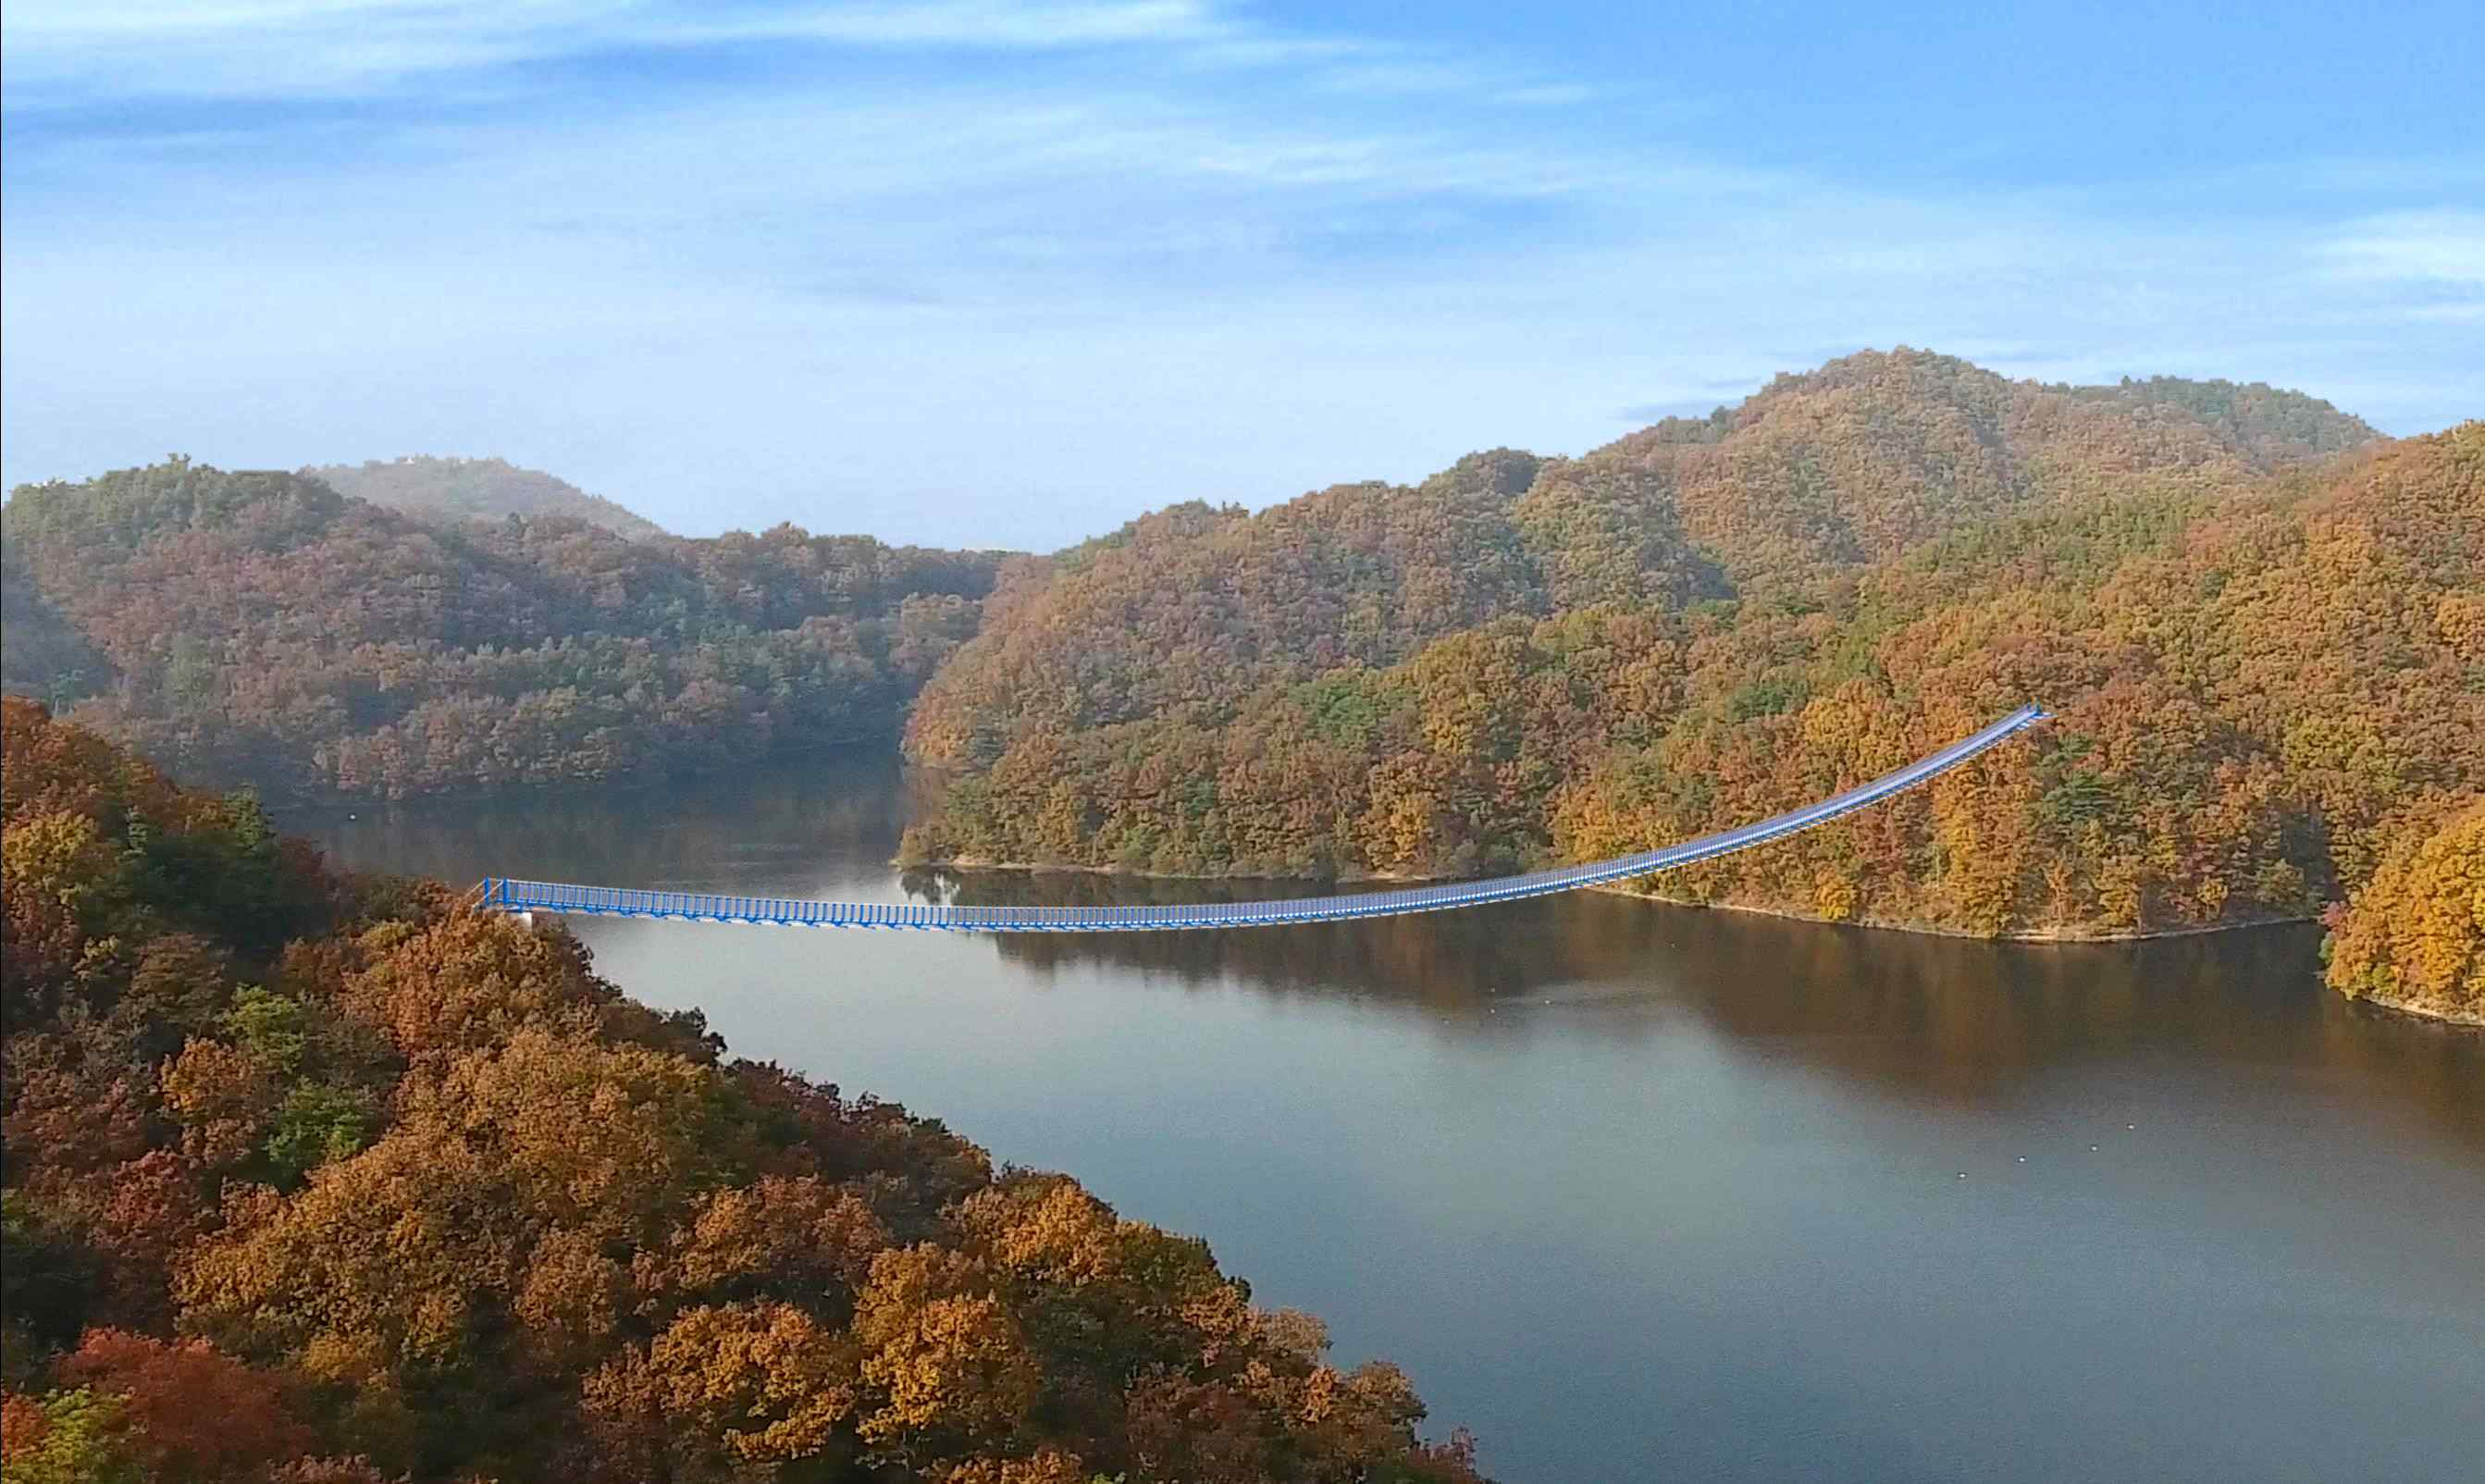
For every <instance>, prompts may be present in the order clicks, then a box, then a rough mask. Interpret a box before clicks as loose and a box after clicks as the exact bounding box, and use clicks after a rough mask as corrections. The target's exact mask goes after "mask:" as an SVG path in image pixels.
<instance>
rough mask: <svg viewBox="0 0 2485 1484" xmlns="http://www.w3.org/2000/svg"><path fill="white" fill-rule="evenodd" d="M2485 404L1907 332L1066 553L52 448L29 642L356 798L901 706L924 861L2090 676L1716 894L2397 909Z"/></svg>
mask: <svg viewBox="0 0 2485 1484" xmlns="http://www.w3.org/2000/svg"><path fill="white" fill-rule="evenodd" d="M2480 439H2485V431H2481V430H2480V426H2479V425H2474V424H2471V425H2467V426H2463V427H2461V428H2458V429H2455V430H2453V431H2452V432H2449V433H2445V434H2441V435H2437V436H2433V437H2427V438H2417V439H2410V440H2406V441H2404V442H2400V443H2396V444H2393V443H2390V442H2389V440H2385V439H2382V438H2380V437H2379V435H2378V434H2376V433H2375V432H2374V431H2373V429H2372V428H2371V427H2370V426H2367V425H2365V424H2364V423H2363V422H2362V421H2361V420H2360V419H2358V418H2356V417H2354V416H2352V415H2350V414H2347V413H2343V412H2340V411H2338V410H2337V409H2335V408H2333V407H2331V406H2330V405H2329V404H2327V403H2324V402H2321V401H2318V400H2315V399H2313V398H2307V397H2303V396H2300V395H2298V394H2293V393H2288V392H2283V391H2278V390H2274V389H2271V388H2269V387H2265V386H2238V385H2234V384H2230V383H2222V382H2189V381H2179V380H2171V379H2163V378H2161V379H2155V380H2149V381H2140V382H2125V383H2122V384H2119V385H2116V386H2104V387H2059V386H2045V385H2038V384H2035V383H2029V382H2012V381H2008V380H2006V379H2005V378H2003V377H2000V376H1997V375H1994V374H1993V373H1991V372H1988V371H1981V370H1980V369H1978V368H1976V367H1974V366H1972V365H1969V364H1968V363H1966V362H1964V361H1959V360H1956V359H1953V358H1950V357H1944V356H1939V355H1934V354H1929V353H1925V352H1919V351H1912V350H1907V349H1904V348H1901V349H1899V350H1898V351H1894V352H1890V353H1867V354H1863V355H1857V356H1851V357H1847V358H1845V359H1843V360H1840V361H1836V362H1832V363H1830V364H1829V365H1827V366H1824V367H1822V368H1820V369H1818V370H1817V371H1812V372H1809V373H1805V374H1802V375H1789V376H1782V377H1780V378H1778V379H1777V380H1776V381H1775V382H1773V383H1771V384H1770V385H1769V386H1768V387H1767V388H1766V389H1765V390H1763V391H1762V392H1761V393H1760V394H1758V395H1756V396H1754V397H1753V398H1750V399H1748V400H1747V401H1745V402H1743V403H1742V404H1740V405H1739V406H1736V407H1734V408H1721V409H1720V410H1718V411H1717V412H1716V413H1714V414H1712V415H1711V416H1709V417H1707V418H1700V419H1681V418H1677V419H1669V420H1667V421H1665V422H1662V423H1659V424H1657V425H1655V426H1651V427H1649V428H1646V429H1644V430H1642V431H1640V432H1637V433H1633V434H1631V435H1630V436H1628V437H1625V438H1624V439H1621V440H1619V441H1617V442H1616V443H1613V444H1611V445H1608V446H1606V447H1604V448H1601V449H1598V450H1595V451H1593V452H1591V453H1586V454H1583V455H1580V456H1578V457H1572V458H1560V457H1543V456H1539V455H1536V454H1533V453H1522V452H1518V451H1513V450H1496V451H1491V452H1488V453H1477V454H1473V455H1470V456H1468V457H1467V458H1464V459H1461V460H1460V461H1459V462H1458V463H1457V464H1456V465H1455V466H1453V467H1452V468H1450V469H1448V470H1445V471H1443V472H1442V473H1440V474H1438V475H1435V476H1434V477H1433V478H1432V479H1430V480H1427V481H1423V482H1422V483H1420V484H1417V485H1412V486H1392V485H1385V484H1349V485H1339V486H1334V487H1331V488H1328V489H1324V490H1320V491H1316V492H1314V493H1311V494H1307V495H1305V496H1303V497H1301V498H1299V499H1297V500H1295V501H1292V502H1288V503H1286V504H1284V505H1280V506H1277V507H1274V508H1270V509H1267V510H1264V511H1261V512H1259V513H1256V514H1254V513H1250V512H1248V511H1245V510H1243V509H1242V508H1235V507H1225V508H1212V507H1209V506H1207V505H1203V504H1199V503H1195V502H1194V503H1191V504H1186V505H1174V506H1170V507H1168V508H1164V509H1161V510H1159V511H1156V512H1154V513H1152V514H1149V515H1146V516H1143V517H1141V518H1139V519H1138V520H1135V521H1133V522H1131V523H1130V524H1128V525H1127V526H1125V527H1123V528H1122V529H1120V530H1118V531H1115V532H1112V533H1110V534H1107V535H1105V536H1099V537H1096V538H1095V539H1093V540H1090V541H1087V542H1085V543H1082V544H1081V545H1079V546H1076V547H1072V548H1070V549H1068V550H1066V551H1063V552H1060V553H1057V554H1055V555H1053V556H1051V557H1045V558H1033V557H1026V558H1004V557H1000V556H997V555H993V554H950V553H940V552H932V551H923V550H918V549H899V548H888V547H885V546H883V545H881V544H880V543H879V542H877V541H874V540H871V539H870V538H868V537H827V536H808V535H806V534H805V533H802V532H799V531H796V530H793V529H792V528H779V529H778V530H776V531H771V532H769V533H766V534H764V535H762V536H749V535H738V534H737V535H732V536H724V537H719V538H716V539H713V540H686V539H680V538H675V537H669V536H661V535H658V536H646V537H645V538H643V539H639V540H629V539H624V538H622V537H621V536H615V535H614V534H613V533H612V532H611V531H609V530H607V529H602V528H601V527H599V526H598V525H591V524H587V522H586V520H584V519H581V518H577V517H579V516H582V515H587V516H591V515H595V514H599V513H601V514H604V515H605V516H606V521H607V523H608V524H609V523H611V522H612V516H611V513H610V512H604V511H598V510H596V509H595V508H593V507H592V506H588V507H584V508H583V507H582V505H581V503H580V502H582V501H586V500H589V499H591V497H585V496H583V495H578V494H577V492H575V491H573V490H570V489H569V488H568V486H565V485H560V483H559V481H552V480H550V479H549V477H532V476H528V475H527V474H526V472H525V471H517V470H511V469H509V468H508V467H507V466H506V465H502V464H498V463H497V462H495V461H468V460H415V461H406V462H402V463H399V464H392V465H376V466H373V465H367V466H364V469H363V471H361V474H362V475H369V474H371V472H372V471H374V470H376V471H377V472H378V473H377V477H376V482H375V484H374V483H372V482H366V484H365V487H380V488H384V489H385V490H386V492H388V493H389V494H390V495H391V497H392V498H395V499H398V500H402V501H408V502H411V503H413V504H414V505H416V506H417V507H419V508H422V509H423V511H424V512H425V513H424V516H423V518H422V519H417V518H415V517H413V516H409V515H407V514H403V513H399V512H396V511H394V510H388V509H382V508H377V507H375V506H373V505H370V504H368V503H365V502H363V501H360V500H355V499H348V498H344V497H341V496H340V495H339V494H337V493H335V492H334V491H332V490H330V489H329V488H328V487H327V486H326V485H325V484H324V483H321V482H318V481H314V480H313V479H310V478H307V477H304V476H295V475H281V474H265V475H239V474H235V475H228V474H223V473H220V472H217V471H212V470H206V469H203V468H199V467H197V466H191V465H187V464H173V465H166V466H159V467H157V468H155V469H151V470H141V471H128V472H124V473H123V474H118V475H113V476H108V477H106V478H104V479H101V480H98V481H91V482H89V483H87V484H83V485H69V484H54V485H47V486H41V487H38V488H30V489H27V490H24V491H21V492H20V493H19V495H18V496H17V498H16V500H15V502H14V504H13V505H12V507H11V508H10V511H9V516H8V536H9V540H8V542H7V548H6V560H7V562H8V563H9V571H10V574H11V582H10V585H9V586H10V592H9V603H10V623H9V632H8V646H7V659H8V665H7V670H8V682H9V684H10V686H11V687H12V688H13V689H21V690H26V691H31V692H33V693H35V694H39V695H43V696H47V697H50V698H52V699H54V700H56V701H67V702H73V710H72V714H73V715H74V716H75V717H77V718H78V719H80V720H84V721H88V722H90V723H92V724H93V725H96V726H97V727H99V728H103V729H105V730H107V731H108V732H111V733H112V734H114V735H117V736H120V737H123V738H124V739H127V740H130V741H132V742H135V743H137V744H138V745H140V746H142V747H145V748H147V749H148V750H149V751H150V753H151V754H153V755H154V756H158V757H159V758H162V759H165V760H167V761H170V762H172V763H174V764H175V765H176V766H178V768H180V769H181V770H182V771H184V772H186V773H189V774H191V775H193V776H196V777H200V778H202V779H204V780H207V781H214V782H242V781H248V782H255V783H260V784H261V785H263V786H272V787H281V788H286V789H288V790H294V791H311V792H319V791H342V792H345V793H364V794H385V795H404V794H409V793H420V792H425V791H431V790H437V789H459V788H467V787H474V786H480V785H490V784H497V783H547V782H555V781H562V780H591V779H597V778H613V777H624V776H629V777H646V776H653V775H655V774H659V773H662V772H665V771H669V770H676V769H682V768H714V767H722V766H730V765H734V764H736V763H739V762H745V761H749V760H752V759H755V758H757V757H760V756H766V755H767V754H769V753H772V752H776V751H780V750H783V749H786V748H796V747H807V746H819V745H824V744H830V743H840V742H874V741H877V742H881V743H884V744H885V743H886V742H887V740H888V739H889V738H890V737H892V736H893V735H894V734H895V733H896V731H897V728H898V727H899V725H900V722H901V718H902V719H903V725H904V745H905V748H906V752H907V754H908V756H910V757H911V758H912V759H913V760H915V761H916V762H918V763H922V764H926V765H929V766H930V767H931V768H933V769H934V770H935V772H936V774H937V775H938V776H939V777H940V778H942V780H944V782H945V787H944V789H943V790H942V794H941V796H940V801H939V804H938V806H937V808H935V809H934V810H933V811H932V812H931V813H930V814H929V815H928V816H927V817H925V818H924V819H923V820H922V821H921V822H920V823H919V824H918V826H917V828H916V829H915V830H914V831H913V832H911V834H910V837H909V841H908V850H909V853H910V855H911V856H912V857H913V858H915V859H919V860H925V861H969V862H971V861H1006V862H1023V863H1054V864H1063V865H1077V866H1107V867H1116V868H1122V869H1135V870H1148V871H1159V872H1168V873H1178V874H1203V873H1205V874H1216V873H1248V874H1282V875H1297V876H1314V877H1355V876H1365V875H1382V876H1422V875H1441V874H1462V873H1469V872H1476V871H1484V870H1491V869H1504V868H1516V867H1520V866H1530V865H1536V864H1543V863H1549V862H1554V861H1564V860H1580V859H1593V858H1597V857H1600V856H1605V855H1613V854H1620V853H1624V852H1625V851H1628V850H1633V849H1638V848H1643V847H1645V846H1646V845H1648V844H1650V843H1652V842H1657V841H1662V840H1667V839H1674V838H1683V837H1686V836H1689V835H1693V834H1698V833H1701V832H1703V831H1705V830H1707V829H1713V828H1719V827H1723V826H1726V825H1730V824H1733V823H1736V822H1739V821H1741V820H1744V819H1748V818H1752V817H1757V816H1760V815H1762V814H1765V813H1768V812H1771V811H1775V810H1778V809H1782V808H1785V807H1787V806H1788V805H1789V804H1791V803H1795V802H1799V801H1801V800H1804V799H1808V798H1812V797H1816V796H1819V795H1821V794H1824V793H1827V792H1829V791H1831V790H1832V789H1834V788H1835V787H1837V786H1840V785H1842V784H1843V783H1852V782H1854V781H1856V780H1858V779H1860V778H1863V777H1867V776H1871V775H1872V774H1875V773H1878V772H1881V771H1884V770H1886V769H1887V768H1889V767H1892V766H1895V765H1897V764H1898V763H1899V762H1903V761H1905V760H1906V759H1908V758H1910V757H1912V756H1919V755H1921V754H1923V753H1925V752H1927V751H1930V750H1931V749H1932V748H1933V747H1935V746H1938V745H1939V744H1941V743H1944V742H1947V741H1949V740H1952V739H1953V738H1954V737H1956V736H1958V735H1962V734H1964V733H1965V732H1966V731H1968V730H1971V729H1973V728H1975V727H1976V726H1978V725H1980V724H1981V723H1982V722H1984V721H1987V720H1990V719H1991V718H1992V717H1994V716H1997V715H2000V714H2002V713H2003V712H2005V711H2007V710H2009V709H2011V708H2013V707H2015V706H2017V705H2019V704H2022V703H2024V702H2025V701H2031V700H2034V701H2042V702H2044V703H2046V704H2047V705H2049V706H2050V707H2052V708H2054V709H2055V710H2057V711H2058V712H2059V713H2060V720H2059V721H2057V722H2056V723H2055V724H2054V725H2053V726H2052V727H2051V728H2049V729H2048V730H2047V732H2046V733H2045V734H2044V736H2043V737H2042V738H2040V739H2039V741H2038V742H2036V743H2035V744H2034V745H2031V746H2029V747H2026V748H2017V749H2010V750H2006V752H2005V753H2004V754H2000V755H1997V756H1995V757H1994V758H1993V759H1991V760H1989V761H1987V762H1984V763H1981V764H1980V765H1979V766H1978V767H1977V768H1975V769H1973V770H1970V771H1969V772H1967V773H1965V774H1964V775H1961V776H1959V777H1956V778H1954V779H1952V780H1949V781H1945V782H1944V783H1941V784H1940V785H1938V786H1936V787H1934V788H1932V789H1929V790H1927V791H1925V792H1923V793H1919V794H1917V795H1914V796H1911V797H1910V798H1909V799H1907V800H1903V801H1900V802H1898V803H1897V804H1895V805H1892V806H1889V807H1886V808H1884V809H1882V810H1878V811H1874V812H1873V813H1871V814H1870V815H1868V816H1863V817H1860V818H1858V819H1856V820H1853V821H1848V822H1844V823H1842V824H1840V825H1837V826H1835V827H1832V828H1828V829H1824V830H1821V831H1818V832H1815V833H1814V834H1812V835H1809V836H1806V837H1805V838H1803V839H1801V840H1798V841H1795V842H1791V843H1789V844H1787V845H1783V846H1780V847H1778V848H1776V849H1774V850H1772V851H1769V852H1763V853H1761V854H1760V855H1758V856H1753V857H1741V858H1736V859H1735V860H1733V861H1729V862H1724V863H1719V864H1716V865H1714V866H1708V867H1704V868H1703V869H1701V870H1699V871H1696V872H1691V873H1686V874H1683V875H1678V876H1673V877H1669V878H1667V879H1666V881H1665V882H1663V883H1662V884H1661V885H1662V888H1663V890H1666V891H1668V892H1671V893H1682V894H1687V895H1689V896H1691V897H1693V898H1695V899H1700V900H1707V901H1717V902H1722V903H1731V904H1739V905H1748V906H1755V907H1762V908H1766V909H1769V910H1775V911H1785V912H1792V913H1799V914H1803V915H1809V916H1818V917H1825V918H1831V919H1841V920H1853V921H1875V922H1887V923H1893V924H1903V925H1912V926H1926V927H1937V928H1941V929H1944V930H1952V931H1963V932H1971V933H1980V934H1990V933H2014V934H2069V935H2092V934H2116V933H2130V932H2149V931H2162V930H2168V929H2175V928H2183V927H2194V926H2206V925H2215V924H2219V923H2226V922H2233V921H2253V920H2258V919H2265V918H2272V917H2303V916H2307V915H2309V914H2311V913H2314V912H2317V911H2319V910H2320V909H2321V908H2322V906H2323V904H2325V903H2335V902H2338V901H2341V900H2344V899H2345V898H2346V897H2347V896H2348V895H2349V894H2350V893H2353V892H2354V891H2355V890H2356V889H2357V888H2358V887H2359V886H2360V885H2362V883H2363V882H2364V881H2366V880H2367V879H2369V878H2370V877H2371V876H2372V874H2373V873H2374V871H2375V870H2376V869H2377V868H2378V867H2379V866H2380V865H2381V864H2382V863H2383V862H2384V861H2385V859H2386V858H2389V857H2391V855H2392V852H2393V851H2397V850H2401V849H2402V848H2404V849H2414V848H2415V846H2414V844H2413V843H2412V842H2413V841H2415V840H2417V838H2420V837H2422V836H2424V835H2425V834H2426V833H2427V832H2428V831H2430V830H2431V829H2433V828H2434V827H2435V825H2436V824H2437V823H2438V822H2439V821H2442V820H2444V819H2446V818H2448V817H2449V816H2450V815H2451V814H2452V813H2454V812H2455V811H2456V809H2457V807H2458V806H2459V805H2460V804H2461V802H2462V801H2464V800H2466V799H2468V798H2471V797H2472V796H2474V795H2475V794H2477V793H2479V792H2480V791H2485V742H2480V741H2479V739H2480V738H2485V647H2480V646H2485V617H2480V616H2481V615H2485V529H2480V527H2485V500H2480V499H2479V497H2478V494H2477V466H2478V462H2479V459H2480V456H2485V454H2481V453H2480ZM358 477H359V476H357V475H355V474H351V473H349V474H348V475H347V476H345V477H344V481H345V482H348V483H352V482H355V481H356V478H358ZM530 502H532V510H529V509H522V508H518V507H520V506H522V505H527V504H528V503H530ZM443 512H450V513H451V514H452V515H453V516H455V517H460V518H452V519H450V520H449V521H447V522H446V523H443V522H442V520H441V516H442V514H443ZM509 513H516V514H518V515H519V516H520V518H518V519H514V520H511V519H507V518H505V517H506V515H507V514H509ZM625 513H626V512H625ZM470 514H487V515H489V514H497V515H501V516H503V518H501V519H499V520H497V521H489V522H478V521H474V520H469V519H464V518H462V517H464V516H466V515H470ZM175 635H178V636H179V637H178V639H174V638H168V637H167V636H175ZM918 690H919V691H920V695H919V699H918V698H917V692H918ZM2436 874H2437V875H2438V874H2439V872H2438V871H2437V872H2436ZM2407 878H2408V870H2407V869H2401V870H2399V872H2398V874H2397V875H2395V876H2393V877H2392V878H2391V879H2392V880H2393V881H2394V882H2396V881H2403V880H2405V879H2407ZM2368 977H2369V976H2368ZM2372 982H2373V983H2374V984H2376V985H2379V986H2380V989H2381V991H2382V992H2385V993H2387V992H2389V986H2388V985H2385V984H2381V981H2379V980H2373V981H2372Z"/></svg>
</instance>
